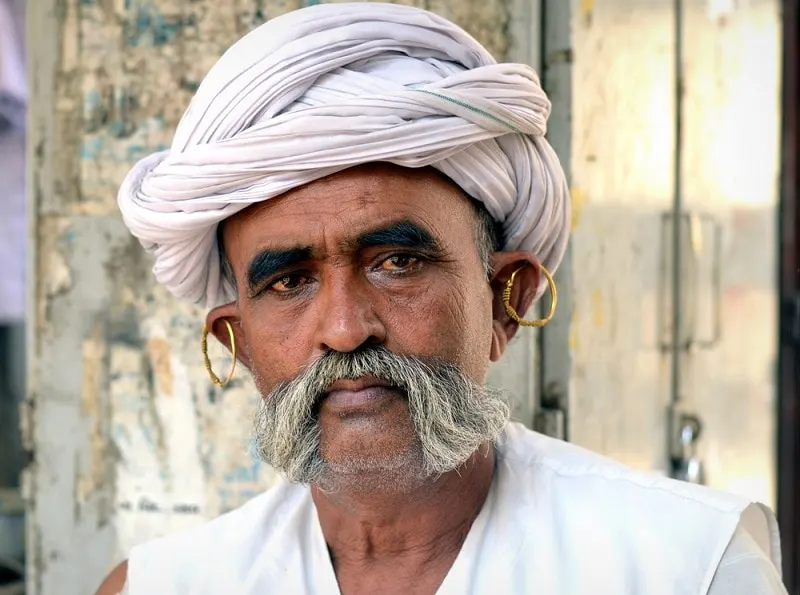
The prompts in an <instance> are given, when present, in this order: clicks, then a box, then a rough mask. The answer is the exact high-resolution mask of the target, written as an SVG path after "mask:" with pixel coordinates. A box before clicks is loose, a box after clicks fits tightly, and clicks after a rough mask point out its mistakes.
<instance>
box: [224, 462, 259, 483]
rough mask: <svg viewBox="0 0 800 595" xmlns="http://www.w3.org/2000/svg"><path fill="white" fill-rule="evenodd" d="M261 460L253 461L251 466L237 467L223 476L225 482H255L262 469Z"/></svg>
mask: <svg viewBox="0 0 800 595" xmlns="http://www.w3.org/2000/svg"><path fill="white" fill-rule="evenodd" d="M261 465H262V463H261V461H253V463H252V464H251V465H250V466H249V467H235V468H233V469H232V470H231V471H229V472H227V473H225V474H224V475H223V476H222V481H224V482H225V483H229V484H230V483H255V482H257V481H258V478H259V475H260V471H261Z"/></svg>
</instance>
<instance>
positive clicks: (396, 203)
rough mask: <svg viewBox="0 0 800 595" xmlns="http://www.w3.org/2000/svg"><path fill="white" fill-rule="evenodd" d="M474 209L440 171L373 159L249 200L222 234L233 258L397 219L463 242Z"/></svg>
mask: <svg viewBox="0 0 800 595" xmlns="http://www.w3.org/2000/svg"><path fill="white" fill-rule="evenodd" d="M474 216H475V215H474V208H473V206H472V205H471V203H470V200H469V198H468V197H467V196H466V195H465V194H464V192H463V191H462V190H461V189H460V188H459V187H458V186H456V185H455V184H454V183H453V182H451V181H450V180H449V179H447V178H446V177H445V176H443V175H442V174H439V173H438V172H436V171H434V170H432V169H413V170H410V169H406V168H400V167H397V166H392V165H384V164H375V165H368V166H361V167H356V168H352V169H349V170H346V171H344V172H340V173H338V174H335V175H332V176H329V177H327V178H323V179H321V180H318V181H315V182H312V183H310V184H307V185H305V186H302V187H300V188H297V189H294V190H292V191H290V192H287V193H286V194H284V195H282V196H280V197H277V198H275V199H272V200H269V201H265V202H263V203H259V204H257V205H254V206H252V207H249V208H248V209H245V210H244V211H242V212H241V213H238V214H237V215H235V216H234V217H231V218H230V219H228V220H227V221H226V222H225V226H224V229H223V235H224V241H225V248H226V251H227V252H228V254H229V256H230V257H231V259H232V260H234V261H235V260H239V259H240V258H243V257H247V255H249V254H251V253H253V252H254V251H256V250H261V249H264V248H275V247H306V246H309V247H320V248H324V245H325V244H329V243H331V244H332V243H342V242H346V241H347V240H348V239H350V238H353V237H356V236H357V235H359V234H360V233H363V232H364V231H368V230H370V229H374V228H376V227H380V226H381V225H384V224H388V223H392V222H394V221H399V220H410V221H415V222H418V223H420V224H421V225H423V226H425V227H426V228H428V229H429V230H430V231H431V232H432V233H434V234H436V235H437V236H438V237H439V238H440V239H442V240H444V241H445V242H446V241H447V239H448V238H449V239H450V240H451V241H454V242H457V241H466V240H467V239H468V238H471V237H472V231H473V226H472V224H473V222H474ZM465 231H466V232H467V234H468V236H467V237H466V238H465V237H462V236H463V234H464V232H465ZM237 256H238V257H239V258H237Z"/></svg>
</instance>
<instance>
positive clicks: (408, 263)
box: [380, 254, 420, 273]
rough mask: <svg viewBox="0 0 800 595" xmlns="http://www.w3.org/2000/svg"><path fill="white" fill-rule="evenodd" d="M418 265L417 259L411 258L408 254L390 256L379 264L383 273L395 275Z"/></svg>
mask: <svg viewBox="0 0 800 595" xmlns="http://www.w3.org/2000/svg"><path fill="white" fill-rule="evenodd" d="M419 263H420V260H419V258H416V257H415V256H411V255H410V254H395V255H394V256H390V257H389V258H387V259H386V260H384V261H383V262H381V264H380V268H381V269H382V270H384V271H389V272H392V273H397V272H403V271H407V270H408V269H411V268H414V267H416V266H418V265H419Z"/></svg>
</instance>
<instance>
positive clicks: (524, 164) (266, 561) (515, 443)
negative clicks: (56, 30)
mask: <svg viewBox="0 0 800 595" xmlns="http://www.w3.org/2000/svg"><path fill="white" fill-rule="evenodd" d="M548 113H549V103H548V101H547V98H546V97H545V95H544V94H543V92H542V90H541V88H540V87H539V84H538V80H537V78H536V76H535V74H534V73H533V72H532V71H531V69H529V68H528V67H526V66H522V65H497V64H496V63H495V62H494V61H493V60H492V58H491V57H490V56H489V55H488V53H487V52H486V51H485V50H484V49H483V48H482V47H481V46H480V45H479V44H477V42H475V41H474V40H473V39H472V38H470V37H469V36H468V35H466V34H465V33H464V32H463V31H462V30H460V29H458V28H457V27H455V26H454V25H452V24H451V23H449V22H448V21H446V20H444V19H442V18H439V17H437V16H434V15H432V14H430V13H427V12H424V11H421V10H417V9H413V8H408V7H403V6H396V5H388V4H331V5H319V6H315V7H313V8H308V9H303V10H300V11H296V12H293V13H290V14H288V15H286V16H283V17H280V18H278V19H275V20H273V21H270V22H269V23H267V24H266V25H264V26H263V27H261V28H259V29H257V30H256V31H254V32H252V33H251V34H249V35H248V36H246V37H245V38H243V39H242V40H241V41H239V42H238V43H237V44H236V45H234V46H233V47H232V48H231V49H230V50H229V51H228V52H227V53H226V54H225V56H223V57H222V59H221V60H220V61H219V63H218V64H217V65H216V66H215V67H214V68H213V69H212V71H211V72H210V73H209V74H208V76H207V77H206V79H205V81H204V82H203V84H202V85H201V87H200V89H199V90H198V93H197V95H196V97H195V98H194V100H193V102H192V104H191V106H190V107H189V110H188V111H187V113H186V115H185V116H184V118H183V120H182V121H181V123H180V125H179V127H178V130H177V132H176V135H175V141H174V144H173V146H172V148H171V150H170V151H169V152H165V153H161V154H157V155H154V156H152V157H150V158H147V159H145V160H144V161H143V162H141V163H140V164H138V165H137V166H136V167H135V168H134V170H133V171H132V172H131V174H130V175H129V176H128V177H127V179H126V181H125V183H124V184H123V187H122V189H121V191H120V195H119V202H120V207H121V210H122V213H123V216H124V218H125V221H126V224H127V225H128V226H129V227H130V229H131V231H132V232H133V233H134V235H136V236H137V237H138V238H139V239H140V240H141V241H142V243H143V244H144V246H145V247H146V248H148V249H150V250H151V251H152V252H153V254H154V255H155V259H156V262H155V268H154V272H155V274H156V277H157V279H158V280H159V281H160V282H161V283H164V284H165V285H166V286H167V287H168V288H169V289H170V290H172V292H173V293H175V294H176V295H177V296H180V297H184V298H188V299H192V300H195V301H198V302H201V303H204V304H206V305H207V306H208V307H209V308H211V310H210V312H209V314H208V316H207V320H206V328H207V329H209V330H210V332H211V333H213V334H214V336H215V337H216V338H217V339H219V340H220V341H221V342H222V343H224V344H225V345H226V346H228V348H229V349H231V351H232V352H233V353H234V355H235V358H236V360H238V361H239V362H241V363H242V364H243V365H244V366H245V367H247V368H248V369H249V370H250V372H251V373H252V374H253V376H254V378H255V380H256V384H257V386H258V389H259V390H260V392H261V393H262V395H263V399H262V404H261V407H260V410H259V412H258V414H257V416H256V425H255V434H256V438H257V441H258V445H259V452H260V454H261V456H262V458H263V459H264V460H265V461H266V462H268V463H269V464H271V465H273V466H274V467H276V468H277V469H279V470H280V471H282V472H283V474H284V475H285V477H286V480H285V481H284V482H283V483H281V484H280V485H278V486H276V487H274V488H272V489H271V490H269V491H267V492H265V493H264V494H263V495H261V496H259V497H257V498H255V499H254V500H252V501H251V502H249V503H248V504H246V505H245V506H243V507H241V508H240V509H237V510H235V511H233V512H231V513H228V514H226V515H223V516H222V517H220V518H218V519H216V520H214V521H212V522H209V523H207V524H205V525H202V526H200V527H198V528H195V529H192V530H189V531H186V532H182V533H179V534H174V535H170V536H167V537H165V538H163V539H160V540H156V541H154V542H151V543H147V544H144V545H141V546H139V547H137V548H134V549H133V551H132V552H131V555H130V559H129V561H128V562H127V563H123V564H122V565H120V566H119V567H118V568H117V569H116V570H115V571H114V572H112V574H111V575H110V576H109V577H108V579H107V580H106V581H105V583H104V584H103V585H102V586H101V588H100V590H99V593H100V594H112V593H117V592H119V591H120V590H121V589H122V588H123V585H125V589H126V590H127V592H128V593H130V594H132V595H155V594H158V595H161V594H170V595H172V594H175V595H184V594H185V595H189V594H191V595H212V594H214V595H217V594H219V595H222V594H226V595H227V594H237V595H254V594H256V593H258V594H263V593H344V594H351V593H352V594H361V593H403V594H409V593H410V594H414V593H420V594H423V593H424V594H432V593H440V594H451V593H452V594H462V593H492V594H493V593H542V594H548V595H550V594H562V593H569V594H572V593H576V594H577V593H593V594H609V595H611V594H613V595H624V594H640V593H642V594H644V593H646V594H661V593H663V594H681V595H682V594H687V595H688V594H689V593H691V594H697V593H713V594H716V595H720V594H723V593H725V594H731V593H733V594H738V593H741V594H744V593H747V594H748V595H753V594H768V593H769V594H772V593H782V592H785V591H784V590H783V588H782V587H781V585H780V577H779V574H778V570H777V569H778V566H779V556H780V554H779V548H778V538H777V528H776V526H775V521H774V517H773V516H772V514H771V513H770V512H769V511H768V510H767V509H766V508H764V507H762V506H760V505H757V504H751V503H749V502H744V501H741V500H740V499H738V498H735V497H733V496H728V495H726V494H722V493H717V492H714V491H711V490H708V489H705V488H701V487H697V486H691V485H688V484H682V483H678V482H673V481H671V480H667V479H663V478H657V477H651V476H648V475H643V474H639V473H636V472H634V471H631V470H628V469H626V468H624V467H622V466H620V465H618V464H616V463H613V462H611V461H608V460H606V459H604V458H603V457H600V456H599V455H594V454H592V453H589V452H586V451H583V450H582V449H580V448H578V447H576V446H573V445H570V444H566V443H563V442H559V441H556V440H552V439H549V438H546V437H544V436H540V435H537V434H534V433H532V432H530V431H528V430H526V429H525V428H523V427H522V426H521V425H519V424H514V423H510V422H509V421H508V415H509V410H508V407H507V405H506V402H505V400H504V398H503V396H502V395H501V394H500V393H498V391H495V390H492V389H490V388H487V387H486V386H485V379H486V373H487V368H488V366H489V363H490V361H494V360H497V359H499V358H500V357H502V355H503V352H504V350H505V348H506V346H507V345H508V342H509V341H510V340H511V339H512V338H513V337H514V335H515V334H516V332H517V330H518V327H519V325H520V324H521V323H522V324H525V323H526V322H525V321H523V320H522V319H521V318H520V316H521V315H522V314H524V312H526V311H527V310H528V309H529V307H530V306H531V305H532V304H533V303H534V301H535V300H537V299H538V298H539V297H540V296H541V295H542V294H543V293H544V291H545V290H546V289H547V288H548V287H550V289H551V291H552V293H553V295H552V299H553V301H554V302H555V297H556V295H555V287H554V285H553V284H552V279H551V277H550V275H549V272H548V271H553V270H555V269H556V268H557V266H558V263H559V261H560V260H561V258H562V255H563V252H564V248H565V245H566V241H567V235H568V227H569V207H568V193H567V188H566V184H565V180H564V175H563V172H562V170H561V168H560V166H559V164H558V161H557V159H556V157H555V156H554V154H553V151H552V150H551V149H550V147H549V146H548V145H547V143H546V142H545V140H544V138H543V137H544V133H545V125H546V121H547V116H548ZM543 322H544V321H533V322H532V323H531V324H533V325H540V324H542V323H543ZM204 346H205V335H204ZM236 360H235V361H236ZM206 361H207V363H208V359H207V358H206ZM209 372H210V373H211V377H212V380H213V381H214V382H216V383H218V384H222V385H224V384H225V383H226V382H227V380H228V379H229V377H230V376H229V375H228V376H226V377H225V378H222V379H221V378H219V377H218V376H216V374H215V373H214V372H213V371H212V370H211V367H210V365H209Z"/></svg>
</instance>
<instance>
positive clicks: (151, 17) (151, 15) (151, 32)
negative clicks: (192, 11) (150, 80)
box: [125, 0, 196, 47]
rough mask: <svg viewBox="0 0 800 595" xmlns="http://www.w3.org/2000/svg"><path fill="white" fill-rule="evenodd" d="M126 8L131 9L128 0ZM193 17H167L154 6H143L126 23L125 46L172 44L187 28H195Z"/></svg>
mask: <svg viewBox="0 0 800 595" xmlns="http://www.w3.org/2000/svg"><path fill="white" fill-rule="evenodd" d="M126 8H130V6H129V0H126ZM195 24H196V19H195V17H194V16H193V15H190V16H189V17H186V18H184V17H183V16H177V15H176V16H165V15H163V14H161V12H159V10H158V9H157V8H156V7H155V6H154V5H152V4H143V5H142V6H140V7H139V8H138V10H137V11H136V13H135V14H134V15H132V18H130V19H128V20H127V21H126V23H125V44H126V45H128V46H129V47H140V46H152V47H161V46H164V45H168V44H170V43H172V41H173V40H174V39H175V37H176V36H177V35H178V34H179V33H180V32H181V31H182V30H183V29H184V28H185V27H189V26H194V25H195Z"/></svg>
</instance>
